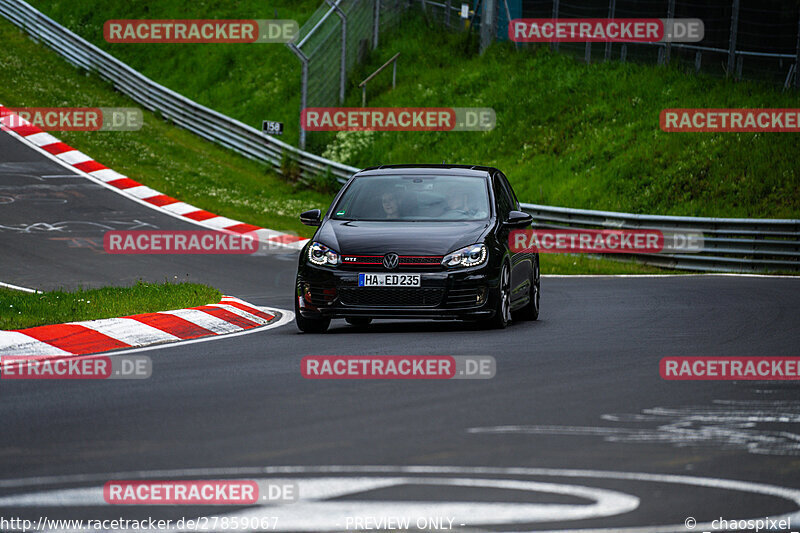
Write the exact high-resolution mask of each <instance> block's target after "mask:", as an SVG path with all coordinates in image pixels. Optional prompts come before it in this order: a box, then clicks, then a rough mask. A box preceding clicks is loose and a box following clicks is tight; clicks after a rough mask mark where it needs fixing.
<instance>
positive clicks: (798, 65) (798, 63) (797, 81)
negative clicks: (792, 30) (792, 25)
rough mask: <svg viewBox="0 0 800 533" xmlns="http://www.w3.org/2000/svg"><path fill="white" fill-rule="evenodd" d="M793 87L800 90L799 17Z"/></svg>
mask: <svg viewBox="0 0 800 533" xmlns="http://www.w3.org/2000/svg"><path fill="white" fill-rule="evenodd" d="M794 86H795V87H797V88H798V89H800V15H798V17H797V56H796V57H795V59H794Z"/></svg>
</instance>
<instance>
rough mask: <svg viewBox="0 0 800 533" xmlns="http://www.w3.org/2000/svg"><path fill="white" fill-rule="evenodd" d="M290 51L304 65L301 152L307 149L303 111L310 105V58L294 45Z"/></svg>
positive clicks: (301, 102)
mask: <svg viewBox="0 0 800 533" xmlns="http://www.w3.org/2000/svg"><path fill="white" fill-rule="evenodd" d="M287 46H288V47H289V49H290V50H291V51H292V52H294V54H295V55H296V56H297V57H298V58H300V62H301V63H302V65H303V66H302V74H301V76H300V136H299V138H298V140H297V144H298V145H299V146H300V149H301V150H305V149H306V130H304V129H303V110H305V108H306V104H307V103H308V56H306V55H305V54H304V53H303V52H302V51H301V50H300V49H299V48H297V46H295V44H294V43H288V44H287Z"/></svg>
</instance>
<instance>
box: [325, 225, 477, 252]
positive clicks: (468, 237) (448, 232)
mask: <svg viewBox="0 0 800 533" xmlns="http://www.w3.org/2000/svg"><path fill="white" fill-rule="evenodd" d="M489 224H490V222H489V221H488V220H481V221H475V222H473V221H466V222H464V221H461V222H381V221H364V220H362V221H357V220H351V221H347V220H330V219H329V220H326V221H325V222H324V223H323V225H322V227H320V229H319V231H318V232H317V235H316V237H315V240H317V241H319V242H321V243H323V244H325V245H327V246H330V247H331V248H333V249H334V250H336V251H338V252H339V253H341V254H345V255H348V254H366V255H371V254H375V255H383V254H385V253H388V252H395V253H397V254H400V255H445V254H447V253H450V252H452V251H453V250H457V249H458V248H462V247H464V246H468V245H470V244H474V243H476V242H481V241H482V237H483V235H484V234H485V233H486V231H487V230H488V229H489Z"/></svg>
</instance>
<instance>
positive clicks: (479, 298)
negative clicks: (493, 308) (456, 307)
mask: <svg viewBox="0 0 800 533" xmlns="http://www.w3.org/2000/svg"><path fill="white" fill-rule="evenodd" d="M485 301H486V287H482V288H480V289H478V294H477V295H476V296H475V303H477V304H479V305H480V304H482V303H483V302H485Z"/></svg>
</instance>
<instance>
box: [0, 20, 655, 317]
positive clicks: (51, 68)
mask: <svg viewBox="0 0 800 533" xmlns="http://www.w3.org/2000/svg"><path fill="white" fill-rule="evenodd" d="M119 16H122V15H119ZM0 39H2V42H3V43H4V44H3V47H2V48H0V68H2V70H3V72H4V83H3V84H0V103H2V104H4V105H6V106H67V107H69V106H109V107H111V106H134V107H135V106H136V103H135V102H133V101H131V100H130V99H128V98H126V97H124V96H122V95H120V94H119V93H117V92H114V91H113V90H112V89H111V87H110V85H109V84H107V83H106V82H104V81H103V80H100V79H98V78H97V77H95V76H93V75H87V73H85V72H82V71H79V70H78V69H76V68H74V67H73V66H71V65H69V64H68V63H66V62H65V61H64V60H63V59H61V58H60V57H59V56H58V55H57V54H55V53H54V52H52V51H50V50H48V49H46V48H44V47H43V46H40V45H37V44H35V43H34V42H32V41H31V40H30V39H28V38H27V37H26V36H25V34H24V33H22V32H20V31H19V30H18V29H16V28H15V27H13V26H12V25H11V24H10V23H8V22H6V21H5V20H2V19H0ZM140 46H146V45H140ZM263 46H267V45H263ZM173 88H175V87H173ZM144 117H145V120H144V127H143V128H142V130H140V131H135V132H56V135H57V136H58V137H59V138H60V139H62V140H63V141H64V142H67V143H68V144H70V145H72V146H74V147H75V148H77V149H79V150H82V151H84V152H86V153H88V154H90V155H91V156H92V157H94V158H95V159H97V160H98V161H100V162H102V163H104V164H106V165H108V166H110V167H112V168H114V169H115V170H117V171H119V172H122V173H123V174H126V175H128V176H130V177H131V178H133V179H135V180H137V181H139V182H141V183H144V184H146V185H148V186H150V187H152V188H154V189H156V190H158V191H161V192H163V193H165V194H169V195H171V196H174V197H176V198H179V199H181V200H184V201H186V202H189V203H191V204H193V205H195V206H197V207H201V208H203V209H206V210H209V211H211V212H214V213H217V214H220V215H224V216H228V217H231V218H234V219H237V220H242V221H244V222H249V223H252V224H258V225H261V226H265V227H269V228H272V229H276V230H281V231H294V232H297V233H298V234H299V235H304V236H310V235H311V233H312V229H311V228H309V227H307V226H303V225H301V224H300V222H299V221H298V219H297V214H298V213H300V212H302V211H304V210H306V209H312V208H314V207H319V208H322V209H325V208H326V207H327V204H328V203H329V201H330V196H329V195H326V194H320V193H316V192H313V191H308V190H299V189H297V188H295V187H293V186H292V185H289V184H287V183H285V182H284V181H283V180H282V179H281V178H280V177H278V176H277V175H276V174H275V173H273V172H271V171H269V169H268V168H267V167H266V166H264V165H261V164H258V163H256V162H253V161H250V160H248V159H246V158H244V157H241V156H239V155H237V154H234V153H233V152H230V151H228V150H225V149H223V148H221V147H219V146H217V145H214V144H213V143H209V142H207V141H205V140H203V139H200V138H199V137H197V136H195V135H193V134H191V133H189V132H187V131H185V130H181V129H180V128H177V127H174V126H172V125H170V124H168V123H166V122H164V121H162V120H159V119H158V118H157V117H155V116H154V115H153V114H151V113H148V112H145V113H144ZM542 271H543V272H544V273H587V272H592V273H605V274H614V273H642V272H657V271H658V269H655V268H649V267H642V266H639V265H630V264H620V263H616V262H611V261H595V260H590V259H587V258H585V257H570V256H555V255H549V256H547V257H545V256H543V258H542ZM70 319H71V318H70ZM71 320H72V319H71ZM9 327H24V326H9Z"/></svg>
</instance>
